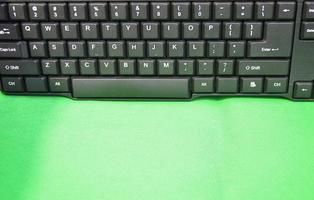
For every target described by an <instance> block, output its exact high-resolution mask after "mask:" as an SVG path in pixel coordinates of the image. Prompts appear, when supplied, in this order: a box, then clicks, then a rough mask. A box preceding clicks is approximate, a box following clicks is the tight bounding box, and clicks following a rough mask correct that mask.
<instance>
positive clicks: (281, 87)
mask: <svg viewBox="0 0 314 200" xmlns="http://www.w3.org/2000/svg"><path fill="white" fill-rule="evenodd" d="M287 87H288V78H286V77H266V78H265V92H266V93H274V94H280V93H286V92H287Z"/></svg>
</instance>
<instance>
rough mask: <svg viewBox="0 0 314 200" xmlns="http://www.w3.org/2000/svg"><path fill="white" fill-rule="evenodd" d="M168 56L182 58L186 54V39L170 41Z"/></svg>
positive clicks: (168, 43)
mask: <svg viewBox="0 0 314 200" xmlns="http://www.w3.org/2000/svg"><path fill="white" fill-rule="evenodd" d="M167 47H168V56H169V57H171V58H181V57H184V55H185V42H184V41H169V42H167Z"/></svg>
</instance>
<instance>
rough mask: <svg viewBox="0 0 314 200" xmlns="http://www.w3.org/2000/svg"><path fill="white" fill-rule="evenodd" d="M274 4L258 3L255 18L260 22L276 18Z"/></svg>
mask: <svg viewBox="0 0 314 200" xmlns="http://www.w3.org/2000/svg"><path fill="white" fill-rule="evenodd" d="M274 11H275V3H274V2H256V3H255V18H256V19H258V20H271V19H273V17H274Z"/></svg>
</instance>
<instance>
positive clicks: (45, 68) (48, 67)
mask: <svg viewBox="0 0 314 200" xmlns="http://www.w3.org/2000/svg"><path fill="white" fill-rule="evenodd" d="M41 70H42V72H43V75H58V74H59V61H58V60H57V59H42V60H41Z"/></svg>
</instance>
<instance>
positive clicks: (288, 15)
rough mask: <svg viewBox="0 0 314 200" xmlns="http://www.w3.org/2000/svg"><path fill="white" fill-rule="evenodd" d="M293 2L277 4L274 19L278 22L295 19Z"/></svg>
mask: <svg viewBox="0 0 314 200" xmlns="http://www.w3.org/2000/svg"><path fill="white" fill-rule="evenodd" d="M295 11H296V3H295V2H277V6H276V18H277V19H279V20H293V19H294V17H295Z"/></svg>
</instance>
